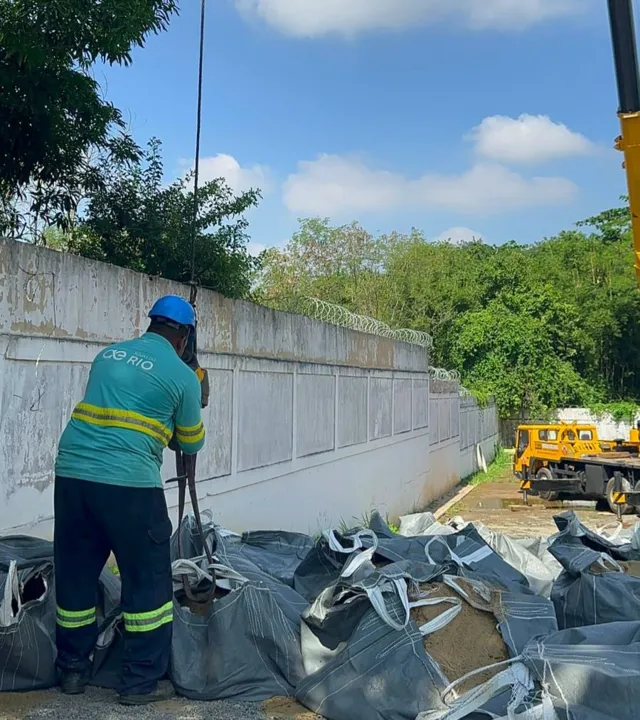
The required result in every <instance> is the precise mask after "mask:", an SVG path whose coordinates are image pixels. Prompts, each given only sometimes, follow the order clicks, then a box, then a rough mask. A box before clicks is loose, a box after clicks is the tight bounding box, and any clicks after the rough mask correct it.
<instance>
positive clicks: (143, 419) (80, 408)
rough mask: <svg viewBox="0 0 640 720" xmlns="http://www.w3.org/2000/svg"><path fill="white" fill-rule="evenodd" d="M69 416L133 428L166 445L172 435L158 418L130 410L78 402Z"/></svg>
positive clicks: (96, 422)
mask: <svg viewBox="0 0 640 720" xmlns="http://www.w3.org/2000/svg"><path fill="white" fill-rule="evenodd" d="M71 417H72V418H74V419H75V420H82V421H83V422H87V423H91V424H92V425H99V426H101V427H119V428H124V429H125V430H135V431H137V432H141V433H144V434H145V435H150V436H151V437H154V438H156V440H160V441H161V442H162V443H163V444H164V445H168V444H169V441H170V440H171V437H172V432H171V430H169V428H168V427H167V426H166V425H163V424H162V423H161V422H160V421H159V420H154V419H153V418H150V417H147V416H146V415H141V414H140V413H136V412H132V411H131V410H118V409H117V408H103V407H98V406H97V405H89V404H88V403H80V404H79V405H77V406H76V409H75V410H74V411H73V413H72V415H71ZM191 442H194V441H191Z"/></svg>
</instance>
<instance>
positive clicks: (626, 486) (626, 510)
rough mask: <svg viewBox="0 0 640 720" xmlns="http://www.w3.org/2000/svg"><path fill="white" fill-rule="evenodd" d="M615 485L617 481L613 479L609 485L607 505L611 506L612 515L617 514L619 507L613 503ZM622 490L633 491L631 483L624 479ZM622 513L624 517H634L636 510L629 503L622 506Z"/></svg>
mask: <svg viewBox="0 0 640 720" xmlns="http://www.w3.org/2000/svg"><path fill="white" fill-rule="evenodd" d="M615 483H616V479H615V478H611V479H610V480H609V482H608V483H607V491H606V493H607V504H608V505H609V509H610V510H611V512H612V513H615V512H617V505H616V504H615V502H613V491H614V490H615ZM622 489H623V490H624V491H629V490H631V483H630V482H629V481H628V480H627V479H626V478H622ZM620 512H621V514H622V515H633V513H634V512H635V508H634V507H633V505H629V504H628V503H625V504H624V505H621V506H620Z"/></svg>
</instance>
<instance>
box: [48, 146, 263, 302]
mask: <svg viewBox="0 0 640 720" xmlns="http://www.w3.org/2000/svg"><path fill="white" fill-rule="evenodd" d="M98 170H99V172H100V174H101V176H102V177H103V179H104V184H103V186H102V187H101V188H99V189H98V190H96V191H95V192H94V193H93V194H92V196H91V197H90V199H89V201H88V204H87V207H86V210H85V211H84V213H83V216H82V219H81V221H80V222H79V224H78V225H77V227H76V228H75V229H74V230H73V232H72V233H71V234H70V235H69V236H68V237H67V240H66V246H65V248H64V249H66V250H67V251H69V252H73V253H76V254H79V255H84V256H85V257H89V258H92V259H94V260H101V261H104V262H109V263H113V264H114V265H120V266H121V267H126V268H130V269H131V270H136V271H138V272H144V273H148V274H150V275H160V276H162V277H165V278H168V279H170V280H176V281H179V282H189V281H190V279H191V269H192V268H191V261H192V239H193V237H194V192H193V178H192V177H191V176H187V177H184V178H181V179H178V180H176V181H174V182H172V183H171V184H169V185H166V184H163V174H164V173H163V163H162V157H161V145H160V142H159V141H158V140H152V141H151V142H150V143H149V145H148V147H147V150H146V151H145V152H144V153H143V156H142V158H141V160H140V161H138V162H137V163H135V164H134V165H133V167H132V166H131V165H130V163H128V162H120V163H116V162H113V161H111V160H109V161H105V162H104V163H103V165H102V166H100V167H99V168H98ZM259 199H260V191H259V190H249V191H247V192H243V193H241V194H240V195H237V196H236V195H234V193H233V192H232V190H231V189H230V188H229V186H228V185H227V184H226V183H225V182H224V180H222V179H217V180H212V181H210V182H207V183H204V185H202V186H201V187H200V188H199V190H198V215H197V221H196V224H195V238H196V245H195V280H196V282H198V283H200V284H201V285H204V286H206V287H210V288H212V289H214V290H217V291H218V292H221V293H223V294H224V295H226V296H228V297H243V296H246V295H247V294H248V293H249V291H250V288H251V281H252V276H253V271H254V268H255V263H256V261H255V259H254V258H252V257H251V256H250V255H249V254H248V252H247V248H246V245H247V240H248V236H247V227H248V221H247V219H246V217H245V213H246V212H247V210H249V209H251V208H252V207H254V206H256V205H257V203H258V200H259ZM53 239H54V240H57V241H58V243H59V238H56V237H54V238H53ZM58 247H60V245H59V244H58Z"/></svg>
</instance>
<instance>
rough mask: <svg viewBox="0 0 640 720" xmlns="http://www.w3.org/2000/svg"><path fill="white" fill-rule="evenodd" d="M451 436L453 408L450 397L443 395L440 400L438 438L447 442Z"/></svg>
mask: <svg viewBox="0 0 640 720" xmlns="http://www.w3.org/2000/svg"><path fill="white" fill-rule="evenodd" d="M450 437H451V408H450V405H449V398H448V397H447V396H445V397H441V398H440V399H439V400H438V438H439V440H440V442H445V440H449V438H450Z"/></svg>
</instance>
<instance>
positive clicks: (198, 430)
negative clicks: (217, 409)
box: [176, 422, 204, 443]
mask: <svg viewBox="0 0 640 720" xmlns="http://www.w3.org/2000/svg"><path fill="white" fill-rule="evenodd" d="M176 437H177V438H178V440H179V441H180V442H181V443H197V442H200V440H202V438H203V437H204V425H203V424H202V423H201V422H199V423H198V424H197V425H193V426H191V427H182V426H181V425H176Z"/></svg>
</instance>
